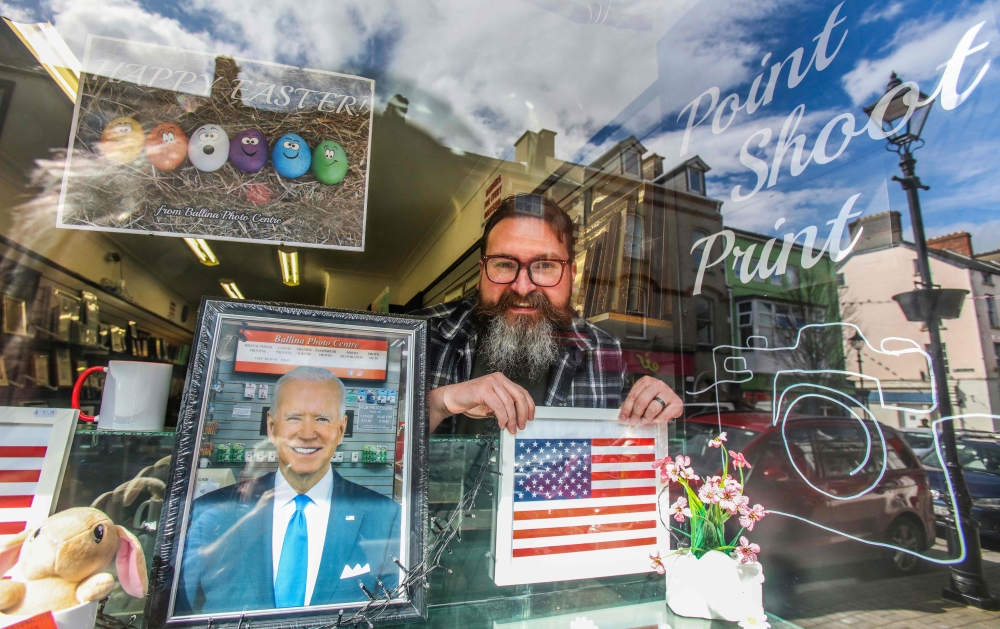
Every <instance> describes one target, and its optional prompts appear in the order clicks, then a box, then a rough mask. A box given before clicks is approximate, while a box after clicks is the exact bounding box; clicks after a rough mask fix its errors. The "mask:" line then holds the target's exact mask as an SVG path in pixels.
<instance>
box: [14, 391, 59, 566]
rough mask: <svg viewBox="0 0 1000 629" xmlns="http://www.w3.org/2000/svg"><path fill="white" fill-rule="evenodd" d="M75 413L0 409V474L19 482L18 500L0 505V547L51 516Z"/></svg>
mask: <svg viewBox="0 0 1000 629" xmlns="http://www.w3.org/2000/svg"><path fill="white" fill-rule="evenodd" d="M78 415H79V411H77V410H74V409H69V408H65V409H64V408H39V407H33V406H27V405H25V406H23V407H11V406H2V407H0V433H3V435H4V439H3V441H4V446H6V447H7V448H8V449H7V451H6V452H7V454H6V455H5V456H4V462H5V465H4V466H3V469H2V470H0V477H2V478H4V480H5V481H7V482H10V483H15V482H16V483H18V486H19V496H17V498H18V500H19V501H18V502H17V503H15V505H14V506H13V507H11V508H5V509H0V545H2V544H3V543H4V542H5V541H6V540H7V539H8V538H9V536H12V535H16V534H18V533H20V532H21V531H24V530H26V529H30V528H32V527H34V526H37V525H38V524H40V523H41V522H42V520H44V519H45V518H47V517H49V516H50V515H51V514H52V512H53V510H54V509H55V506H56V499H57V498H58V496H59V489H60V488H61V486H62V480H63V475H64V474H65V472H66V461H67V460H68V458H69V450H70V446H71V445H72V443H73V435H74V434H75V432H76V423H77V417H78ZM0 576H2V575H0Z"/></svg>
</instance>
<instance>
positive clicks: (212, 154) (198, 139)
mask: <svg viewBox="0 0 1000 629" xmlns="http://www.w3.org/2000/svg"><path fill="white" fill-rule="evenodd" d="M188 159H190V160H191V163H192V164H194V167H195V168H197V169H198V170H203V171H205V172H206V173H211V172H215V171H217V170H219V169H220V168H222V165H223V164H225V163H226V160H227V159H229V136H228V135H226V132H225V131H223V130H222V127H220V126H218V125H214V124H206V125H202V126H200V127H198V128H197V129H195V130H194V133H192V134H191V139H190V140H188Z"/></svg>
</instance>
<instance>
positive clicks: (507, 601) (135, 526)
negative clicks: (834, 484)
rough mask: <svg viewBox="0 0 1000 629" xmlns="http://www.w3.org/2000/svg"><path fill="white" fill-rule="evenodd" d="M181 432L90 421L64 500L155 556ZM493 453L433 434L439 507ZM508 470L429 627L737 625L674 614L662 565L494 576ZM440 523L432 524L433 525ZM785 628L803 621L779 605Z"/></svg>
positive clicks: (452, 554)
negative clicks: (503, 581)
mask: <svg viewBox="0 0 1000 629" xmlns="http://www.w3.org/2000/svg"><path fill="white" fill-rule="evenodd" d="M174 437H175V435H174V433H172V432H156V433H137V432H131V433H130V432H120V431H104V430H84V429H81V430H79V431H78V432H77V433H76V436H75V437H74V439H73V447H72V450H71V452H70V455H69V462H68V464H67V467H66V476H65V480H64V481H63V486H62V490H61V492H60V495H59V500H58V509H59V510H62V509H68V508H70V507H77V506H91V505H93V506H96V507H98V508H101V509H102V510H104V511H105V512H106V513H108V515H109V516H110V517H111V518H112V519H113V520H114V521H115V522H116V523H117V524H121V525H123V526H125V527H126V528H128V529H129V530H131V531H132V532H133V533H134V534H135V535H136V536H137V537H138V538H139V540H140V542H141V544H142V547H143V551H144V552H145V554H146V559H147V565H149V564H150V563H151V562H150V559H151V557H152V554H153V549H154V545H155V537H156V526H157V521H158V515H159V511H160V507H161V506H162V497H163V488H164V486H165V483H166V480H167V475H168V473H169V460H170V455H171V452H172V449H173V444H174ZM486 456H492V457H494V458H493V460H492V461H491V463H493V464H495V463H496V460H495V453H494V454H493V455H490V454H489V450H488V448H487V447H486V446H485V444H484V442H482V441H480V440H477V439H475V438H454V437H442V438H432V439H431V443H430V457H429V458H430V463H429V464H430V468H429V477H430V478H429V480H430V483H429V488H428V503H429V516H430V518H432V522H433V519H434V518H438V519H441V520H444V519H446V518H447V517H448V516H449V515H450V514H451V513H452V511H453V510H454V509H455V508H456V505H458V504H459V503H460V502H461V501H462V499H463V498H464V497H465V496H466V495H468V493H469V492H471V491H474V489H475V487H474V484H475V479H476V477H477V472H478V471H479V470H480V468H481V466H482V464H483V462H484V458H485V457H486ZM498 479H499V476H497V475H495V474H487V475H486V482H485V483H484V485H483V486H482V487H481V488H480V490H479V493H478V495H477V500H476V503H475V506H474V507H473V509H472V510H471V511H470V512H469V514H468V515H467V516H466V518H465V519H464V521H463V522H462V527H461V535H460V538H461V541H460V542H459V541H457V539H458V538H456V541H454V542H453V543H452V544H451V546H450V548H449V552H446V553H445V555H444V557H443V559H442V565H441V569H439V570H436V571H434V572H433V573H432V576H431V587H430V589H429V591H428V596H429V599H428V602H429V618H428V622H427V624H426V625H425V626H428V627H464V628H466V629H475V628H479V627H482V628H484V629H485V628H490V629H493V628H496V629H500V628H512V629H513V628H518V629H535V628H538V629H543V628H549V627H553V628H554V627H567V628H569V627H572V629H593V628H594V627H600V628H601V629H607V628H608V627H622V628H625V627H647V626H653V627H664V626H670V627H672V628H673V629H681V628H692V629H694V628H698V629H701V628H709V627H713V628H714V627H727V626H735V623H725V622H719V621H715V622H710V621H706V620H699V619H689V618H681V617H677V616H675V615H673V614H672V613H671V612H670V611H669V610H668V609H667V606H666V604H665V602H664V588H665V582H664V579H663V577H661V576H659V575H656V574H655V573H649V574H636V575H626V576H620V577H608V578H602V579H583V580H577V581H562V582H554V583H540V584H532V585H519V586H510V587H498V586H496V585H495V584H494V583H493V580H492V578H491V577H490V562H491V556H492V548H493V541H492V535H493V530H492V529H493V523H494V522H495V521H496V518H495V514H494V509H495V497H496V495H497V491H496V489H497V481H498ZM433 528H434V526H433V524H432V529H433ZM142 608H143V602H142V601H140V600H137V599H133V598H130V597H128V596H126V595H125V594H124V593H123V592H121V590H120V589H119V588H116V590H115V592H114V593H113V594H112V597H111V600H110V601H109V603H108V605H107V607H106V611H107V612H108V613H111V614H113V615H115V616H121V617H127V616H130V615H132V614H141V613H142ZM768 620H769V622H770V623H771V626H772V627H775V628H793V627H795V625H793V624H791V623H788V622H786V621H783V620H781V619H779V618H777V617H775V616H773V615H770V614H769V615H768Z"/></svg>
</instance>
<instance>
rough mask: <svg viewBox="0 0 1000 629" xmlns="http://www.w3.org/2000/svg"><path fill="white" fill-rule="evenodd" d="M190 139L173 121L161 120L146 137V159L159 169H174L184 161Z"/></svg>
mask: <svg viewBox="0 0 1000 629" xmlns="http://www.w3.org/2000/svg"><path fill="white" fill-rule="evenodd" d="M187 151H188V141H187V136H185V135H184V131H183V130H182V129H181V128H180V127H178V126H177V125H176V124H174V123H172V122H161V123H160V124H158V125H156V126H155V127H153V130H152V131H150V132H149V136H147V137H146V159H148V160H149V163H150V164H152V165H153V166H155V167H156V168H158V169H159V170H173V169H175V168H177V167H178V166H180V165H181V164H183V163H184V157H185V156H186V155H187Z"/></svg>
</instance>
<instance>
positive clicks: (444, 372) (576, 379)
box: [412, 300, 627, 408]
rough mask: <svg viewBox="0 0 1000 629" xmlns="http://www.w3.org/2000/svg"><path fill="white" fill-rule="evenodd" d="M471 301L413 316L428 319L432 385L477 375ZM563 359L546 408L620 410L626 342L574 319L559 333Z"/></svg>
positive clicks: (557, 363)
mask: <svg viewBox="0 0 1000 629" xmlns="http://www.w3.org/2000/svg"><path fill="white" fill-rule="evenodd" d="M473 307H474V303H473V302H472V301H471V300H461V301H455V302H450V303H447V304H439V305H437V306H432V307H430V308H426V309H424V310H420V311H418V312H414V313H412V314H414V315H417V316H423V317H428V328H429V330H428V359H427V378H428V386H429V388H430V389H436V388H437V387H440V386H443V385H446V384H456V383H459V382H466V381H468V380H470V379H471V378H472V359H473V357H474V356H475V354H476V340H477V339H476V332H477V331H476V326H475V325H474V324H473V322H472V316H471V315H472V309H473ZM557 340H558V344H559V348H558V357H557V358H556V361H555V363H554V365H553V368H552V371H551V378H550V380H549V388H548V391H547V392H546V394H545V403H544V405H545V406H576V407H583V408H618V407H620V406H621V405H622V401H623V400H624V399H625V396H626V395H627V391H625V362H624V361H623V360H622V350H621V345H620V344H619V343H618V339H616V338H614V337H613V336H611V335H610V334H608V333H607V332H605V331H604V330H601V329H600V328H598V327H597V326H595V325H593V324H592V323H590V322H589V321H586V320H584V319H580V318H574V319H573V324H572V326H571V328H570V329H566V330H561V331H560V332H558V333H557Z"/></svg>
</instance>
